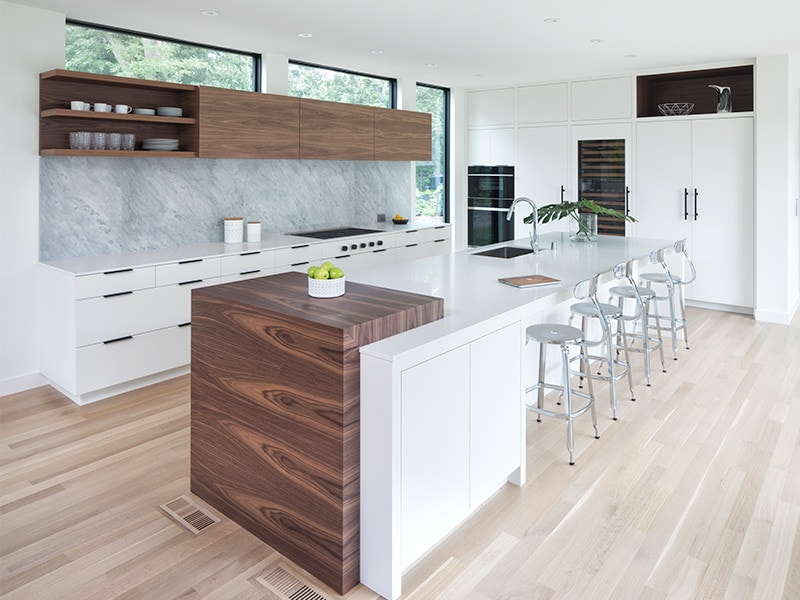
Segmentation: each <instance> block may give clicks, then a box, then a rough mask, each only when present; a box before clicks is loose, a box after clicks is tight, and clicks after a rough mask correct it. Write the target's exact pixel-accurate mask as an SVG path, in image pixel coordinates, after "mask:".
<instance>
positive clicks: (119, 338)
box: [103, 335, 133, 344]
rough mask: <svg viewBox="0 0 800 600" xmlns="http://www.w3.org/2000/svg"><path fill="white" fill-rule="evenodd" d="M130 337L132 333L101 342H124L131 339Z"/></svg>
mask: <svg viewBox="0 0 800 600" xmlns="http://www.w3.org/2000/svg"><path fill="white" fill-rule="evenodd" d="M132 339H133V336H132V335H126V336H123V337H118V338H114V339H113V340H106V341H104V342H103V343H104V344H116V343H117V342H124V341H125V340H132Z"/></svg>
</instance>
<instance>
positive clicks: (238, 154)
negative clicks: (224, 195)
mask: <svg viewBox="0 0 800 600" xmlns="http://www.w3.org/2000/svg"><path fill="white" fill-rule="evenodd" d="M199 102H200V126H199V136H200V156H204V157H215V158H284V159H296V158H299V157H300V100H299V98H292V97H290V96H280V95H277V94H260V93H257V92H243V91H238V90H224V89H220V88H209V87H201V88H200V93H199Z"/></svg>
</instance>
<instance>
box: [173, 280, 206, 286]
mask: <svg viewBox="0 0 800 600" xmlns="http://www.w3.org/2000/svg"><path fill="white" fill-rule="evenodd" d="M201 281H203V280H202V279H190V280H189V281H181V282H180V283H179V284H178V285H191V284H193V283H200V282H201Z"/></svg>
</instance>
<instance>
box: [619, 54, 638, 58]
mask: <svg viewBox="0 0 800 600" xmlns="http://www.w3.org/2000/svg"><path fill="white" fill-rule="evenodd" d="M622 58H639V55H638V54H625V55H624V56H623V57H622Z"/></svg>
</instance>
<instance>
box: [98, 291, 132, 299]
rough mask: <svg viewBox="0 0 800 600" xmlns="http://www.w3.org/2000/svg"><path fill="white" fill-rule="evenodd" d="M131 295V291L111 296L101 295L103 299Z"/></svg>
mask: <svg viewBox="0 0 800 600" xmlns="http://www.w3.org/2000/svg"><path fill="white" fill-rule="evenodd" d="M132 293H133V292H131V291H127V292H115V293H113V294H104V295H103V298H116V297H117V296H127V295H128V294H132Z"/></svg>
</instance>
